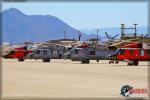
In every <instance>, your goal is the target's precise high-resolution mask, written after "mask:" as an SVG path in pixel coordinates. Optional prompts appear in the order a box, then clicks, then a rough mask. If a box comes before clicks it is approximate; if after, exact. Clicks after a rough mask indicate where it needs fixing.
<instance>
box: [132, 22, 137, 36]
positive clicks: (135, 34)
mask: <svg viewBox="0 0 150 100" xmlns="http://www.w3.org/2000/svg"><path fill="white" fill-rule="evenodd" d="M133 25H134V29H135V32H134V36H135V37H136V36H137V28H136V26H137V25H138V24H133Z"/></svg>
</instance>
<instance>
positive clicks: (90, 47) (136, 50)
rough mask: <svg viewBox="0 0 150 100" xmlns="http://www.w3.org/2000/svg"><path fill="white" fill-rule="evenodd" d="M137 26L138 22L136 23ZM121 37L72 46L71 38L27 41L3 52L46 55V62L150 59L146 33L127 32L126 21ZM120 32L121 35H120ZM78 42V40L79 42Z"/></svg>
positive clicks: (9, 55)
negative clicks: (128, 33) (68, 43)
mask: <svg viewBox="0 0 150 100" xmlns="http://www.w3.org/2000/svg"><path fill="white" fill-rule="evenodd" d="M135 26H136V25H135ZM121 29H122V31H121V32H122V33H121V38H120V39H117V40H113V39H111V38H110V36H109V35H108V34H107V33H105V34H106V36H108V38H109V39H110V40H109V41H108V42H107V44H99V43H98V39H97V41H96V42H92V43H91V42H90V43H87V42H85V43H82V44H80V45H79V44H78V43H77V41H72V42H71V47H68V46H66V45H64V43H63V42H62V41H70V40H69V39H62V40H53V41H49V42H45V43H41V44H39V45H33V46H29V44H26V45H24V46H21V47H16V48H13V49H11V50H10V51H7V53H5V54H4V55H3V57H4V58H6V59H7V58H12V59H14V58H15V59H16V58H17V59H18V61H20V62H21V61H24V60H25V59H42V60H43V62H50V60H51V59H71V60H72V61H81V63H82V64H89V63H90V60H96V61H97V62H99V60H110V61H109V63H119V62H120V61H125V62H127V64H128V65H139V61H150V48H145V47H144V46H143V45H145V44H146V43H144V42H143V41H140V40H143V37H141V36H137V35H136V27H135V28H134V29H135V34H134V35H132V36H129V35H125V34H124V31H123V30H125V29H127V28H125V27H124V26H123V25H122V28H121ZM116 36H118V35H116ZM75 43H76V44H75Z"/></svg>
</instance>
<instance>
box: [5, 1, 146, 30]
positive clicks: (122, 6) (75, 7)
mask: <svg viewBox="0 0 150 100" xmlns="http://www.w3.org/2000/svg"><path fill="white" fill-rule="evenodd" d="M147 6H148V4H147V3H146V2H145V3H144V2H128V3H127V2H28V3H3V4H2V10H4V9H8V8H17V9H19V10H20V11H22V12H23V13H25V14H29V15H37V14H38V15H53V16H56V17H58V18H60V19H61V20H62V21H64V22H66V23H67V24H69V25H70V26H72V27H74V28H77V29H95V28H104V27H120V24H121V23H125V24H127V25H129V26H131V25H132V24H133V23H138V24H139V25H138V26H147Z"/></svg>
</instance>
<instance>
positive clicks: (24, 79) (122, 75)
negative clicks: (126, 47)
mask: <svg viewBox="0 0 150 100" xmlns="http://www.w3.org/2000/svg"><path fill="white" fill-rule="evenodd" d="M147 69H148V63H147V62H140V65H139V66H127V65H126V63H125V62H120V63H119V64H108V60H102V61H100V62H96V61H91V62H90V64H81V63H80V62H73V61H70V60H51V62H49V63H43V62H42V61H41V60H25V61H24V62H18V61H17V60H16V59H2V97H3V98H11V97H16V98H17V97H37V98H38V97H47V98H55V97H56V98H59V97H60V98H62V97H69V98H74V97H78V98H80V97H81V98H84V97H86V98H88V97H89V98H92V97H93V98H94V97H97V98H105V97H106V98H109V97H110V98H113V97H114V98H115V97H116V98H122V96H121V95H120V89H121V87H122V86H123V85H126V84H127V85H130V86H133V87H134V88H148V82H147V79H148V77H147V74H148V73H147Z"/></svg>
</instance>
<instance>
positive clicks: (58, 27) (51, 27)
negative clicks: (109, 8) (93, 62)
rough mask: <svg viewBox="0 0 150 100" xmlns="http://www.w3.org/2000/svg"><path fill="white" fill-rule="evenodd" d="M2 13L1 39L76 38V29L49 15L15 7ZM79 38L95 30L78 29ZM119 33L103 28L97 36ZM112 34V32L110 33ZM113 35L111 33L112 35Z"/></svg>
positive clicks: (92, 34) (104, 37)
mask: <svg viewBox="0 0 150 100" xmlns="http://www.w3.org/2000/svg"><path fill="white" fill-rule="evenodd" d="M0 15H2V41H3V42H11V41H12V42H13V43H23V42H25V41H33V42H41V41H48V40H51V39H62V38H64V31H65V36H66V38H70V39H78V32H77V29H75V28H73V27H71V26H70V25H68V24H66V23H65V22H63V21H62V20H61V19H58V18H57V17H55V16H51V15H27V14H24V13H23V12H21V11H19V10H18V9H16V8H10V9H7V10H4V11H2V12H0ZM140 30H141V33H146V27H141V29H140ZM80 31H81V33H82V37H81V40H83V41H84V40H86V39H88V38H91V37H96V34H95V33H96V30H95V29H93V30H88V29H84V30H82V29H81V30H80ZM105 31H107V32H108V33H113V34H114V35H115V34H119V33H120V29H119V28H104V29H101V30H100V33H99V38H101V39H106V38H107V37H106V36H105V34H104V32H105ZM111 35H112V34H111ZM112 36H113V35H112Z"/></svg>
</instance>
